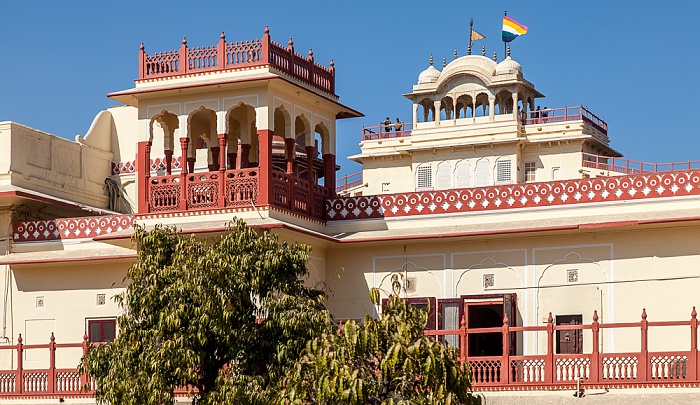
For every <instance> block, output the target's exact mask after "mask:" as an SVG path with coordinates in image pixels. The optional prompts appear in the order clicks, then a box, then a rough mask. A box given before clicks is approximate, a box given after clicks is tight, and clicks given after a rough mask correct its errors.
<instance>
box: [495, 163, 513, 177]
mask: <svg viewBox="0 0 700 405" xmlns="http://www.w3.org/2000/svg"><path fill="white" fill-rule="evenodd" d="M511 174H512V170H511V167H510V159H503V160H499V161H497V162H496V183H510V182H511Z"/></svg>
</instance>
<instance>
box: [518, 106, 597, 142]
mask: <svg viewBox="0 0 700 405" xmlns="http://www.w3.org/2000/svg"><path fill="white" fill-rule="evenodd" d="M520 118H521V120H522V123H523V125H540V124H551V123H556V122H566V121H585V122H587V123H588V124H590V125H592V126H593V127H595V128H596V129H598V130H599V131H600V132H602V133H604V134H606V135H607V133H608V124H606V123H605V121H603V120H602V119H601V118H600V117H598V116H597V115H595V114H593V113H592V112H590V111H588V109H587V108H586V107H584V106H582V105H578V106H574V107H564V108H548V109H546V110H539V111H537V110H535V111H528V112H524V113H522V115H521V117H520Z"/></svg>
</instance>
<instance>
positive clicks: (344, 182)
mask: <svg viewBox="0 0 700 405" xmlns="http://www.w3.org/2000/svg"><path fill="white" fill-rule="evenodd" d="M360 184H362V172H357V173H353V174H346V175H345V176H343V177H341V178H339V179H338V180H336V184H335V192H336V193H339V192H341V191H345V190H347V189H349V188H352V187H356V186H359V185H360Z"/></svg>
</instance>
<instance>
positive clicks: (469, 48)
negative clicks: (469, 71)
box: [467, 44, 472, 55]
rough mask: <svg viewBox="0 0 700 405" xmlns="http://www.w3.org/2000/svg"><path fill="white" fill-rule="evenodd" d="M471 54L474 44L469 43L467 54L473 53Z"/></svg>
mask: <svg viewBox="0 0 700 405" xmlns="http://www.w3.org/2000/svg"><path fill="white" fill-rule="evenodd" d="M471 54H472V45H471V44H469V46H468V47H467V55H471Z"/></svg>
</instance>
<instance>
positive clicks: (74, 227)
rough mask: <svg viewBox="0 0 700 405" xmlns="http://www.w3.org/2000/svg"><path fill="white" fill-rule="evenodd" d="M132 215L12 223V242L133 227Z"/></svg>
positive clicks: (77, 236)
mask: <svg viewBox="0 0 700 405" xmlns="http://www.w3.org/2000/svg"><path fill="white" fill-rule="evenodd" d="M134 219H135V216H134V215H105V216H99V217H82V218H62V219H50V220H45V221H24V222H14V223H13V224H12V240H13V241H14V242H37V241H52V240H65V239H85V238H94V237H95V236H99V235H105V234H109V233H112V232H117V231H122V230H125V229H129V228H133V226H134Z"/></svg>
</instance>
